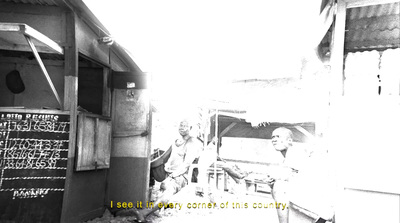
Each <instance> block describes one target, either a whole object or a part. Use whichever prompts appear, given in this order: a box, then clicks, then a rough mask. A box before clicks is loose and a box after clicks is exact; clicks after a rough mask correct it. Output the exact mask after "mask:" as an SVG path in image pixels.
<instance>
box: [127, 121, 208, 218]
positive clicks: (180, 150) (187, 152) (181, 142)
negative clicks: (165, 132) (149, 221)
mask: <svg viewBox="0 0 400 223" xmlns="http://www.w3.org/2000/svg"><path fill="white" fill-rule="evenodd" d="M192 127H193V125H192V123H191V122H190V121H188V120H187V119H184V120H182V121H181V122H180V125H179V130H178V131H179V134H180V135H181V138H179V139H177V140H175V142H174V143H173V144H172V151H171V156H170V158H169V159H168V161H167V163H165V166H164V169H165V171H166V172H167V173H168V177H167V178H166V179H165V180H164V181H163V182H162V183H161V186H160V190H162V195H161V196H160V198H159V199H158V200H157V201H156V202H154V207H153V208H144V209H139V210H138V209H136V208H132V209H131V210H130V212H131V213H132V212H133V213H132V214H133V215H136V217H137V220H136V222H146V220H145V219H146V217H147V216H149V215H150V214H151V213H153V212H155V211H157V210H159V209H160V207H159V206H158V204H160V203H168V201H169V200H170V198H171V197H172V196H173V195H174V194H176V193H178V192H179V191H180V190H181V189H182V188H183V187H185V186H186V185H187V184H188V181H189V180H191V176H188V170H189V167H190V165H191V164H192V163H193V161H194V160H195V159H196V158H198V157H199V154H200V152H201V151H202V149H203V145H202V143H201V142H200V140H198V139H197V138H196V137H193V136H191V135H190V130H191V129H192Z"/></svg>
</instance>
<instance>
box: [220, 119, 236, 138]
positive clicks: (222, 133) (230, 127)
mask: <svg viewBox="0 0 400 223" xmlns="http://www.w3.org/2000/svg"><path fill="white" fill-rule="evenodd" d="M236 124H237V122H232V123H231V124H230V125H228V127H226V128H225V129H224V130H222V132H221V133H220V134H219V138H221V137H222V136H224V135H225V134H226V133H228V132H229V130H231V129H232V128H233V127H234V126H235V125H236Z"/></svg>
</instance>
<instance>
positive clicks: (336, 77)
mask: <svg viewBox="0 0 400 223" xmlns="http://www.w3.org/2000/svg"><path fill="white" fill-rule="evenodd" d="M345 26H346V2H344V1H343V0H338V2H337V11H336V16H335V24H334V29H333V35H332V42H331V46H330V47H331V77H330V83H331V86H330V92H331V96H342V95H343V93H344V88H343V85H344V83H343V64H344V61H343V60H344V59H343V58H344V41H345Z"/></svg>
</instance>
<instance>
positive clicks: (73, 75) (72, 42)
mask: <svg viewBox="0 0 400 223" xmlns="http://www.w3.org/2000/svg"><path fill="white" fill-rule="evenodd" d="M75 19H76V15H75V14H74V13H73V12H72V11H68V12H66V16H65V22H66V25H65V27H66V30H65V33H66V43H67V44H66V47H65V50H64V60H65V61H64V62H65V63H64V80H65V83H64V86H65V87H64V110H65V111H69V112H70V132H69V143H68V158H69V159H70V158H73V157H74V156H75V144H76V127H77V115H78V114H77V109H76V108H77V105H78V48H77V45H76V39H75ZM72 169H73V167H68V169H67V179H66V180H65V190H64V199H63V207H62V213H61V220H60V221H61V222H67V220H66V219H67V217H68V216H67V214H66V212H67V208H68V205H69V198H70V187H71V186H70V185H71V184H72V180H71V177H68V173H72V171H73V170H72Z"/></svg>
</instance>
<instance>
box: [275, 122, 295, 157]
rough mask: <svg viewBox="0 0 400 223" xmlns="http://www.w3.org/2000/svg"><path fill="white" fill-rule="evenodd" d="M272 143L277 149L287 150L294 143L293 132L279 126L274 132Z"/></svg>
mask: <svg viewBox="0 0 400 223" xmlns="http://www.w3.org/2000/svg"><path fill="white" fill-rule="evenodd" d="M272 145H273V146H274V148H275V150H276V151H280V152H282V151H285V150H287V149H288V148H289V147H291V146H292V145H293V133H292V131H290V130H289V129H287V128H284V127H279V128H277V129H275V130H274V131H273V132H272Z"/></svg>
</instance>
